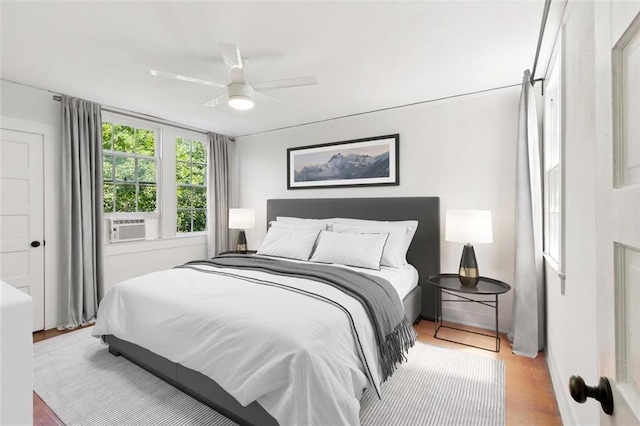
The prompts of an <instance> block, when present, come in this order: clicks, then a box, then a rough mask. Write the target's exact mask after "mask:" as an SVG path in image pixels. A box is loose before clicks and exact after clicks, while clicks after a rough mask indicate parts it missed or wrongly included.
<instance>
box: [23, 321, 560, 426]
mask: <svg viewBox="0 0 640 426" xmlns="http://www.w3.org/2000/svg"><path fill="white" fill-rule="evenodd" d="M456 327H460V328H464V329H467V330H471V331H480V332H483V333H486V330H479V329H475V328H472V327H461V326H456ZM415 328H416V331H417V332H418V340H420V341H421V342H423V343H430V344H434V345H439V346H444V347H447V348H452V349H457V350H461V351H465V352H468V353H474V354H478V355H482V356H487V357H490V358H495V359H499V360H502V361H504V363H505V367H506V385H507V401H506V403H507V404H506V405H507V425H508V426H511V425H514V426H515V425H545V426H554V425H562V420H561V419H560V412H559V411H558V405H557V403H556V399H555V396H554V393H553V388H552V386H551V378H550V376H549V369H548V368H547V360H546V358H545V356H544V354H543V353H540V354H539V355H538V357H537V358H535V359H530V358H526V357H521V356H516V355H513V354H512V353H511V344H510V342H509V341H508V340H507V338H506V336H505V335H504V334H501V340H502V344H501V348H500V352H499V353H495V352H489V351H486V350H483V349H477V348H472V347H469V346H464V345H460V344H457V343H451V342H447V341H444V340H440V339H436V338H434V337H433V331H434V323H432V322H430V321H420V323H419V324H418V325H416V326H415ZM64 333H65V332H64V331H58V330H48V331H40V332H37V333H33V342H34V343H35V342H39V341H41V340H45V339H48V338H50V337H54V336H59V335H60V334H64ZM438 337H444V338H447V339H451V340H456V341H459V342H463V343H467V344H472V345H478V346H484V347H487V348H493V347H494V345H495V340H494V339H493V338H491V337H484V336H478V335H476V334H470V333H464V332H460V331H455V330H448V329H442V330H440V331H439V332H438ZM33 424H34V425H36V426H49V425H52V426H53V425H63V424H64V423H62V421H60V419H59V418H58V417H57V416H56V415H55V413H54V412H53V411H51V409H50V408H49V407H48V406H47V405H46V404H45V403H44V401H42V399H40V397H39V396H38V395H37V394H36V393H35V392H34V393H33Z"/></svg>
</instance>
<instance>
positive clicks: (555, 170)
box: [543, 53, 563, 274]
mask: <svg viewBox="0 0 640 426" xmlns="http://www.w3.org/2000/svg"><path fill="white" fill-rule="evenodd" d="M560 58H561V56H560V53H557V54H556V56H555V61H554V63H553V66H552V67H551V72H550V73H549V76H548V77H547V79H546V81H545V83H546V85H545V94H544V98H545V100H544V145H543V146H544V197H545V200H544V222H545V226H544V228H545V244H544V252H545V254H546V256H547V258H548V259H549V260H550V261H551V262H552V263H555V265H553V266H555V267H556V269H557V272H558V273H560V274H562V250H563V248H562V235H563V230H562V224H563V217H562V214H563V213H562V206H563V183H562V180H563V179H562V175H563V172H562V103H561V95H562V92H561V84H560Z"/></svg>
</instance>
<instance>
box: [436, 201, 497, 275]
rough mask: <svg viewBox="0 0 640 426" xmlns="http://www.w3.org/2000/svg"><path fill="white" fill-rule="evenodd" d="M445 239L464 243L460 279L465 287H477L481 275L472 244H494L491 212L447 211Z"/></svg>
mask: <svg viewBox="0 0 640 426" xmlns="http://www.w3.org/2000/svg"><path fill="white" fill-rule="evenodd" d="M444 239H445V240H447V241H451V242H454V243H464V248H463V249H462V258H461V259H460V269H459V270H458V277H459V278H460V283H461V284H462V285H463V286H466V287H475V286H476V285H477V284H478V280H479V278H480V273H479V272H478V263H477V262H476V253H475V251H474V250H473V245H472V244H482V243H492V242H493V227H492V225H491V211H489V210H447V218H446V226H445V237H444Z"/></svg>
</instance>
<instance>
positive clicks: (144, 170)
mask: <svg viewBox="0 0 640 426" xmlns="http://www.w3.org/2000/svg"><path fill="white" fill-rule="evenodd" d="M138 182H139V183H155V182H156V162H155V161H154V160H144V159H141V158H139V159H138Z"/></svg>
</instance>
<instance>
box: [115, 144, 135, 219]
mask: <svg viewBox="0 0 640 426" xmlns="http://www.w3.org/2000/svg"><path fill="white" fill-rule="evenodd" d="M115 163H116V180H117V181H121V182H131V183H133V182H135V179H136V175H135V173H134V171H135V167H136V161H135V159H133V158H129V157H117V156H116V157H115ZM134 211H135V210H134Z"/></svg>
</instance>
